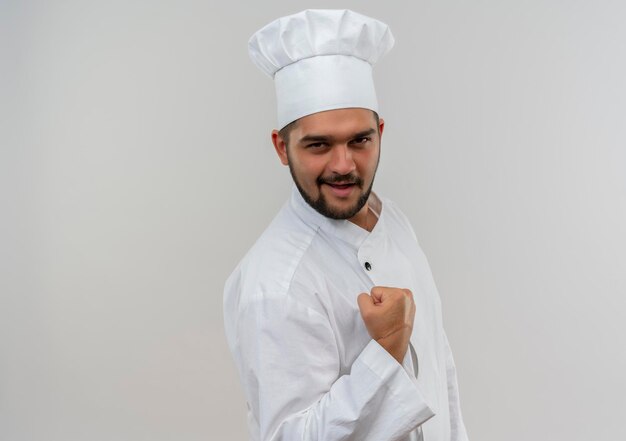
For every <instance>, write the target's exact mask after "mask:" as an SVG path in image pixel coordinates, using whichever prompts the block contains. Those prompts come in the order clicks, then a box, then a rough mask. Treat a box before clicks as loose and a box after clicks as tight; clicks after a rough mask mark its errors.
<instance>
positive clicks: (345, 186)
mask: <svg viewBox="0 0 626 441" xmlns="http://www.w3.org/2000/svg"><path fill="white" fill-rule="evenodd" d="M324 185H327V186H328V188H330V190H331V192H332V193H333V194H334V195H336V196H339V197H343V198H345V197H347V196H349V195H350V194H351V193H352V191H353V190H354V188H355V187H356V186H357V185H356V183H354V182H333V183H330V182H324Z"/></svg>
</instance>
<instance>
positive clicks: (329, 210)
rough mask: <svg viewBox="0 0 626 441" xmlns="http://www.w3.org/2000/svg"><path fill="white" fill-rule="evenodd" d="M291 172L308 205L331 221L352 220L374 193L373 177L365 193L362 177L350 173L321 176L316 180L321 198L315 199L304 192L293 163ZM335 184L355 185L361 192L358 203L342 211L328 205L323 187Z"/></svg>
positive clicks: (290, 168)
mask: <svg viewBox="0 0 626 441" xmlns="http://www.w3.org/2000/svg"><path fill="white" fill-rule="evenodd" d="M377 166H378V164H377ZM289 172H290V173H291V177H292V178H293V182H294V183H295V184H296V187H297V188H298V191H299V192H300V194H301V195H302V198H303V199H304V200H305V201H306V203H307V204H309V205H310V206H311V207H312V208H313V209H314V210H315V211H317V212H318V213H319V214H321V215H322V216H326V217H328V218H330V219H350V218H351V217H353V216H354V215H355V214H357V213H358V212H359V211H360V210H361V208H363V206H364V205H365V203H366V202H367V200H368V199H369V197H370V193H371V192H372V186H373V185H374V177H373V176H372V182H371V183H370V185H369V186H368V188H367V189H366V190H365V191H363V179H361V178H360V177H358V176H356V175H354V174H352V173H349V174H347V175H333V176H331V177H328V178H323V177H321V176H320V177H318V178H317V179H316V184H317V188H318V190H319V191H318V194H319V196H318V198H317V199H314V198H313V197H312V196H311V195H310V194H308V193H307V192H306V191H305V190H304V188H303V187H302V186H301V185H300V182H298V178H297V176H296V174H295V172H294V171H293V169H292V167H291V163H290V164H289ZM374 174H376V171H374ZM335 182H343V183H346V182H349V183H353V184H354V185H355V186H356V187H357V188H358V189H359V190H360V191H361V194H360V195H359V198H358V199H357V201H356V202H355V203H354V205H353V206H351V207H349V208H346V209H344V210H340V209H337V208H334V207H331V206H330V205H329V204H328V201H327V200H326V197H325V196H324V193H322V185H323V184H332V183H335Z"/></svg>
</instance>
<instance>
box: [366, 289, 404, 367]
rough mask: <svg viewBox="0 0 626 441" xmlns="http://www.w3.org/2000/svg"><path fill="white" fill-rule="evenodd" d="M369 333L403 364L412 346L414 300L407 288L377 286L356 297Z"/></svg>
mask: <svg viewBox="0 0 626 441" xmlns="http://www.w3.org/2000/svg"><path fill="white" fill-rule="evenodd" d="M357 301H358V303H359V309H360V310H361V317H363V321H364V322H365V327H366V328H367V332H369V334H370V336H371V337H372V338H373V339H374V340H376V341H377V342H378V343H379V344H380V345H381V346H382V347H383V348H385V349H386V350H387V352H389V353H390V354H391V356H392V357H393V358H395V359H396V360H398V363H400V364H402V361H403V360H404V355H405V354H406V350H407V348H408V346H409V339H410V338H411V331H412V330H413V319H414V318H415V302H414V301H413V294H412V293H411V291H409V290H408V289H401V288H389V287H386V286H375V287H373V288H372V290H371V295H369V294H366V293H362V294H359V297H358V298H357Z"/></svg>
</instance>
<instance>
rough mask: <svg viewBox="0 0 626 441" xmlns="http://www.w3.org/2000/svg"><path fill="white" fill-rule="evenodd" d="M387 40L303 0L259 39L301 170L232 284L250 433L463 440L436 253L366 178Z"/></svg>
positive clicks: (280, 134) (235, 341)
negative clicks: (376, 72) (430, 256)
mask: <svg viewBox="0 0 626 441" xmlns="http://www.w3.org/2000/svg"><path fill="white" fill-rule="evenodd" d="M393 44H394V39H393V36H392V34H391V31H390V30H389V27H388V26H387V25H386V24H384V23H382V22H380V21H378V20H375V19H373V18H370V17H366V16H363V15H361V14H357V13H355V12H353V11H350V10H306V11H302V12H300V13H298V14H294V15H290V16H287V17H282V18H279V19H277V20H275V21H273V22H272V23H270V24H268V25H267V26H265V27H263V28H262V29H260V30H259V31H258V32H256V33H255V34H254V35H253V36H252V38H251V39H250V42H249V52H250V56H251V58H252V60H253V62H254V63H255V64H256V65H257V66H258V67H259V68H260V69H261V70H262V71H264V72H265V73H266V74H268V75H269V76H271V77H272V78H273V79H274V83H275V86H276V99H277V106H278V127H279V128H280V129H279V130H274V131H273V132H272V142H273V144H274V147H275V149H276V153H277V154H278V157H279V159H280V161H281V162H282V163H283V164H284V165H287V166H288V167H289V170H290V172H291V175H292V177H293V181H294V184H295V185H294V187H293V190H292V194H291V197H290V199H289V200H288V201H287V202H286V204H285V205H284V206H283V208H282V209H281V210H280V212H279V213H278V214H277V216H276V217H275V219H274V220H273V221H272V223H271V224H270V225H269V227H268V228H267V229H266V230H265V232H264V233H263V234H262V235H261V237H260V238H259V239H258V241H257V242H256V243H255V245H254V246H253V247H252V249H250V251H249V252H248V253H247V254H246V256H245V257H244V258H243V260H242V261H241V262H240V263H239V265H238V266H237V268H236V269H235V270H234V272H233V273H232V274H231V276H230V277H229V279H228V281H227V282H226V286H225V292H224V322H225V327H226V336H227V339H228V344H229V347H230V350H231V351H232V354H233V357H234V359H235V364H236V365H237V368H238V371H239V375H240V378H241V382H242V385H243V389H244V392H245V395H246V399H247V406H248V425H249V429H250V434H251V439H252V440H254V441H256V440H264V441H269V440H274V441H278V440H282V441H287V440H320V441H322V440H323V441H334V440H358V441H366V440H371V441H383V440H420V439H425V440H427V441H444V440H445V441H448V440H453V441H462V440H467V434H466V430H465V426H464V424H463V419H462V416H461V409H460V405H459V394H458V387H457V380H456V371H455V366H454V361H453V358H452V353H451V351H450V346H449V344H448V340H447V338H446V334H445V332H444V329H443V325H442V316H441V303H440V300H439V296H438V293H437V289H436V287H435V284H434V282H433V278H432V275H431V272H430V269H429V266H428V263H427V261H426V258H425V256H424V254H423V253H422V250H421V249H420V246H419V245H418V242H417V239H416V236H415V233H414V232H413V229H412V228H411V225H410V224H409V221H408V220H407V218H406V217H405V215H404V214H403V213H402V212H401V211H400V210H399V208H398V207H397V206H396V205H395V204H394V203H393V202H392V201H390V200H389V199H387V198H384V197H382V196H380V195H377V194H376V193H375V192H372V191H371V190H372V185H373V182H374V176H375V174H376V168H377V166H378V162H379V157H380V148H381V136H382V134H383V129H384V121H383V119H382V118H380V119H379V117H378V113H377V111H378V104H377V99H376V93H375V90H374V83H373V79H372V66H373V65H374V64H375V63H376V62H377V61H378V60H379V59H380V58H381V57H382V56H383V55H384V54H385V53H387V52H388V51H389V50H390V49H391V47H392V46H393Z"/></svg>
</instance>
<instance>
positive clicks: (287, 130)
mask: <svg viewBox="0 0 626 441" xmlns="http://www.w3.org/2000/svg"><path fill="white" fill-rule="evenodd" d="M372 113H373V114H374V119H375V120H376V130H378V126H379V124H380V118H379V117H378V113H377V112H376V111H374V110H372ZM297 123H298V120H297V119H296V120H293V121H291V122H290V123H289V124H287V125H286V126H285V127H283V128H282V129H280V130H279V131H278V134H279V135H280V137H281V138H282V139H283V141H285V145H286V146H287V147H289V135H291V131H292V130H293V129H294V128H295V127H296V124H297Z"/></svg>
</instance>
